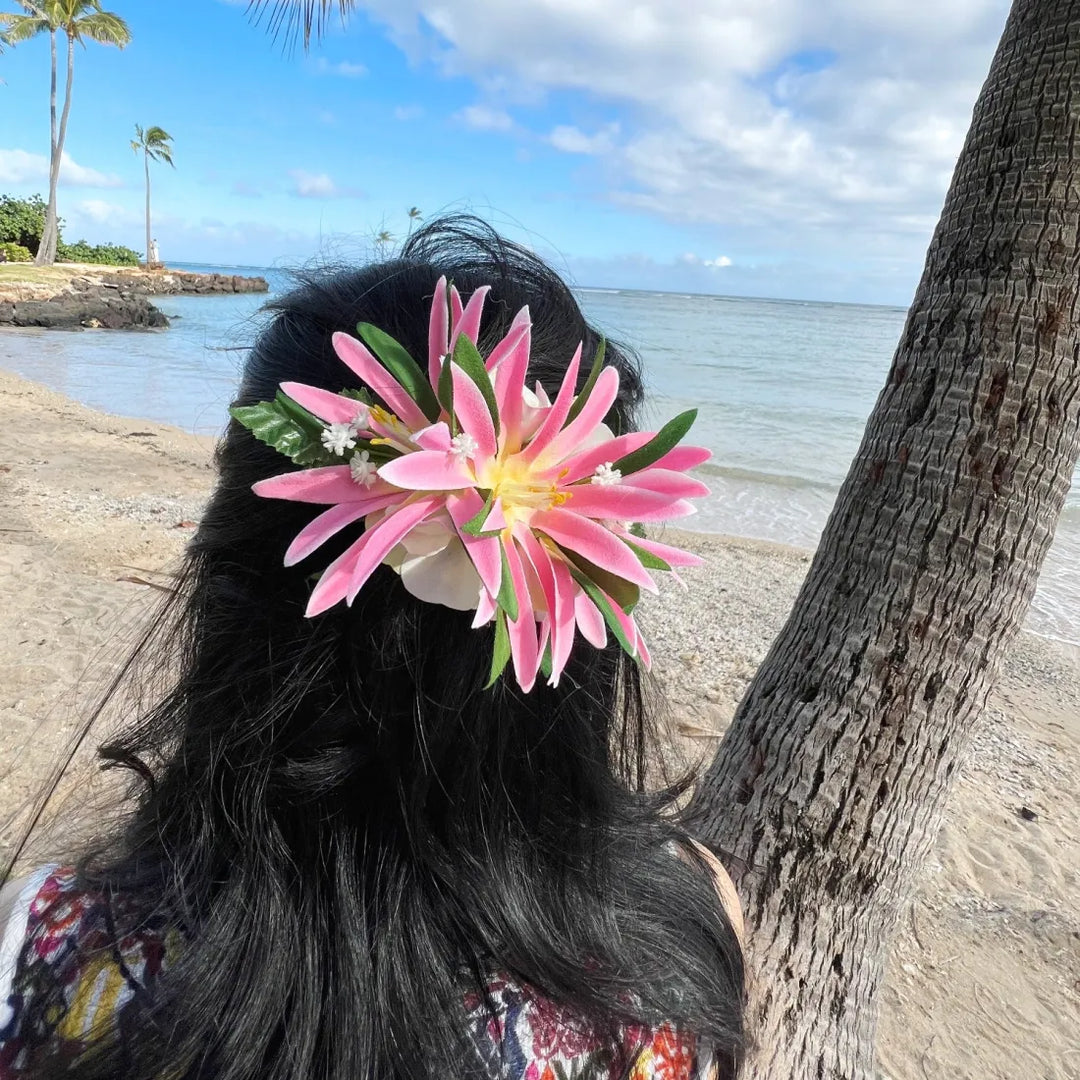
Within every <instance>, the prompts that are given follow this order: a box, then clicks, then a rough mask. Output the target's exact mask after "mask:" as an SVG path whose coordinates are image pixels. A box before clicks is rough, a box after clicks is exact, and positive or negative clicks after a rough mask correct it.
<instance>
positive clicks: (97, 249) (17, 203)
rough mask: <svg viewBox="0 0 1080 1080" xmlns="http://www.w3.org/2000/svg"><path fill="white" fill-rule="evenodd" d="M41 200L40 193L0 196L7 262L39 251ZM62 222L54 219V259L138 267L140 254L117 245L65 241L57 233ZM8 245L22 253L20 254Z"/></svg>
mask: <svg viewBox="0 0 1080 1080" xmlns="http://www.w3.org/2000/svg"><path fill="white" fill-rule="evenodd" d="M45 213H46V204H45V200H44V199H42V197H41V196H40V195H31V196H30V197H29V198H25V199H19V198H16V197H15V196H14V195H0V248H4V249H5V250H7V253H8V259H9V260H10V261H11V262H23V261H26V260H27V259H32V258H33V257H34V255H35V254H36V253H37V251H38V250H39V247H40V244H41V237H42V233H43V230H44V228H45ZM61 225H63V222H62V221H57V243H56V258H57V259H61V260H63V261H65V262H82V263H100V264H102V265H104V266H138V265H139V260H140V259H141V258H142V256H141V255H140V254H139V252H137V251H132V250H131V248H129V247H124V246H122V245H120V244H88V243H87V242H86V241H85V240H79V241H77V242H76V243H74V244H67V243H65V242H64V239H63V237H62V236H61V235H60V234H59V227H60V226H61ZM10 248H15V249H17V251H20V252H23V251H24V252H25V253H26V254H25V256H22V257H20V256H19V255H17V254H15V253H13V251H12V250H10Z"/></svg>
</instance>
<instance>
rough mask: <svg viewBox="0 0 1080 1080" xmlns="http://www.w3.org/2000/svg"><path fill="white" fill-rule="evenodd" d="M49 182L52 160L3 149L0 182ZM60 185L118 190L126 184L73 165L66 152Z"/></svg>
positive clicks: (115, 177)
mask: <svg viewBox="0 0 1080 1080" xmlns="http://www.w3.org/2000/svg"><path fill="white" fill-rule="evenodd" d="M38 182H40V183H44V184H48V182H49V159H48V158H47V157H45V156H44V155H43V154H31V153H30V152H29V151H27V150H17V149H16V150H0V183H5V184H33V183H38ZM60 183H61V185H62V186H64V187H93V188H118V187H123V186H124V181H123V180H121V179H120V177H118V176H109V175H106V174H105V173H101V172H98V171H97V170H96V169H88V168H86V167H85V166H84V165H79V164H77V163H76V162H74V161H73V160H72V159H71V157H70V156H69V155H68V154H67V153H66V152H65V154H64V156H63V158H61V161H60Z"/></svg>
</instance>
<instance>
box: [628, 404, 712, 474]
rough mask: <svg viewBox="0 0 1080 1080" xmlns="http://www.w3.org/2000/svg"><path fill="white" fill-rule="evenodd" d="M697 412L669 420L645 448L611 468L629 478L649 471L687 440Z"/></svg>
mask: <svg viewBox="0 0 1080 1080" xmlns="http://www.w3.org/2000/svg"><path fill="white" fill-rule="evenodd" d="M697 412H698V411H697V409H687V411H686V412H684V413H679V415H678V416H676V417H675V419H674V420H669V421H668V422H667V423H666V424H665V425H664V426H663V427H662V428H661V429H660V430H659V431H658V432H657V433H656V434H655V435H654V436H653V437H652V438H651V439H650V440H649V441H648V442H647V443H646V444H645V445H644V446H639V447H638V448H637V449H636V450H634V451H632V452H631V453H629V454H625V455H624V456H623V457H621V458H619V460H618V461H613V462H612V463H611V467H612V468H613V469H618V470H619V472H621V473H622V474H623V476H629V475H630V473H636V472H640V471H641V470H642V469H647V468H648V467H649V466H650V465H652V464H653V463H654V462H657V461H659V460H660V459H661V458H662V457H663V456H664V455H665V454H666V453H667V452H668V451H669V450H671V449H672V448H673V447H675V446H677V445H678V444H679V443H680V442H681V441H682V440H683V438H685V436H686V433H687V432H688V431H689V430H690V428H691V427H692V426H693V423H694V421H695V420H696V419H697Z"/></svg>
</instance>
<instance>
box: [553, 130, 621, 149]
mask: <svg viewBox="0 0 1080 1080" xmlns="http://www.w3.org/2000/svg"><path fill="white" fill-rule="evenodd" d="M618 134H619V125H618V124H608V125H607V126H606V127H605V128H603V129H602V130H601V131H598V132H596V133H595V134H593V135H586V134H585V132H584V131H582V130H581V129H580V128H576V127H573V126H571V125H569V124H559V125H558V126H557V127H555V128H553V129H552V131H551V134H549V135H548V137H547V141H548V142H549V143H551V145H552V146H554V147H555V149H556V150H562V151H563V153H565V154H607V153H610V152H611V151H612V149H614V146H615V136H616V135H618Z"/></svg>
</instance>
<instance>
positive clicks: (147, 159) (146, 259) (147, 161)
mask: <svg viewBox="0 0 1080 1080" xmlns="http://www.w3.org/2000/svg"><path fill="white" fill-rule="evenodd" d="M143 166H144V168H145V169H146V255H145V256H144V259H143V261H144V262H145V263H146V265H147V266H149V265H150V155H149V154H148V153H147V152H146V147H145V146H144V147H143Z"/></svg>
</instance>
